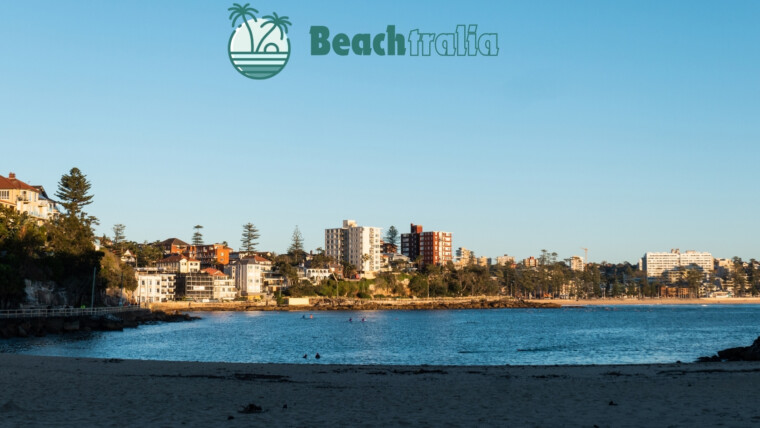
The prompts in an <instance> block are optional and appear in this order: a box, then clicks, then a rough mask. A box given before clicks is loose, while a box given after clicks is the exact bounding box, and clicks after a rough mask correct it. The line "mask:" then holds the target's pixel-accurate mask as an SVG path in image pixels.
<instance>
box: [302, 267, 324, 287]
mask: <svg viewBox="0 0 760 428" xmlns="http://www.w3.org/2000/svg"><path fill="white" fill-rule="evenodd" d="M331 275H332V271H331V270H330V269H322V268H320V269H316V268H306V267H304V266H300V267H299V268H298V279H299V280H300V279H305V280H308V281H309V282H311V283H312V284H319V283H320V282H322V280H324V279H328V278H329V277H330V276H331Z"/></svg>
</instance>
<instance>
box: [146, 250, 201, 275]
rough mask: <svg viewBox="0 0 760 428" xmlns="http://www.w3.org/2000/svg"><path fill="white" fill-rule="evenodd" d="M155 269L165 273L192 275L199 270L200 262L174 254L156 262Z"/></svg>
mask: <svg viewBox="0 0 760 428" xmlns="http://www.w3.org/2000/svg"><path fill="white" fill-rule="evenodd" d="M156 267H158V268H160V269H164V270H166V271H167V272H175V273H194V272H199V271H200V270H201V262H200V261H198V260H196V259H192V258H190V257H187V256H186V255H184V254H174V255H171V256H169V257H167V258H165V259H161V260H159V261H157V262H156Z"/></svg>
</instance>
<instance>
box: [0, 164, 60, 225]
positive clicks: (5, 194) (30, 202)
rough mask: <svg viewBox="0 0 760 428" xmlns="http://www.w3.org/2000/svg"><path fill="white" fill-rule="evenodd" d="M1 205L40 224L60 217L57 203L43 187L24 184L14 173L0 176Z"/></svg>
mask: <svg viewBox="0 0 760 428" xmlns="http://www.w3.org/2000/svg"><path fill="white" fill-rule="evenodd" d="M0 205H2V206H6V207H12V208H14V209H15V210H16V211H18V212H20V213H25V214H28V215H29V216H30V217H32V218H34V219H36V220H37V222H38V223H42V222H43V221H47V220H50V219H52V218H53V217H55V216H56V215H58V209H57V207H56V202H55V201H53V200H52V199H50V198H49V197H48V195H47V193H46V192H45V189H44V188H43V187H42V186H31V185H29V184H27V183H24V182H23V181H21V180H19V179H17V178H16V174H14V173H12V172H11V173H10V174H8V177H3V176H2V175H0Z"/></svg>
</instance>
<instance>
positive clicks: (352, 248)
mask: <svg viewBox="0 0 760 428" xmlns="http://www.w3.org/2000/svg"><path fill="white" fill-rule="evenodd" d="M381 233H382V228H380V227H369V226H358V225H357V224H356V222H355V221H354V220H343V227H339V228H333V229H325V254H326V255H327V256H329V257H332V258H334V259H335V260H345V261H347V262H349V263H351V264H352V265H354V266H355V267H356V269H357V270H359V271H360V272H363V273H374V272H377V271H379V270H380V268H381V267H382V250H381V242H382V235H381Z"/></svg>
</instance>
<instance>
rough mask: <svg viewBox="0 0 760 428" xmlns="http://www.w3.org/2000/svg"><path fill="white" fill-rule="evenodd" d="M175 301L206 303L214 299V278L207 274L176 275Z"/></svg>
mask: <svg viewBox="0 0 760 428" xmlns="http://www.w3.org/2000/svg"><path fill="white" fill-rule="evenodd" d="M175 292H176V296H177V300H193V301H196V302H208V301H210V300H211V299H213V298H214V277H213V276H212V275H209V274H208V273H207V272H199V271H196V272H190V273H180V274H177V286H176V291H175Z"/></svg>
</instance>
